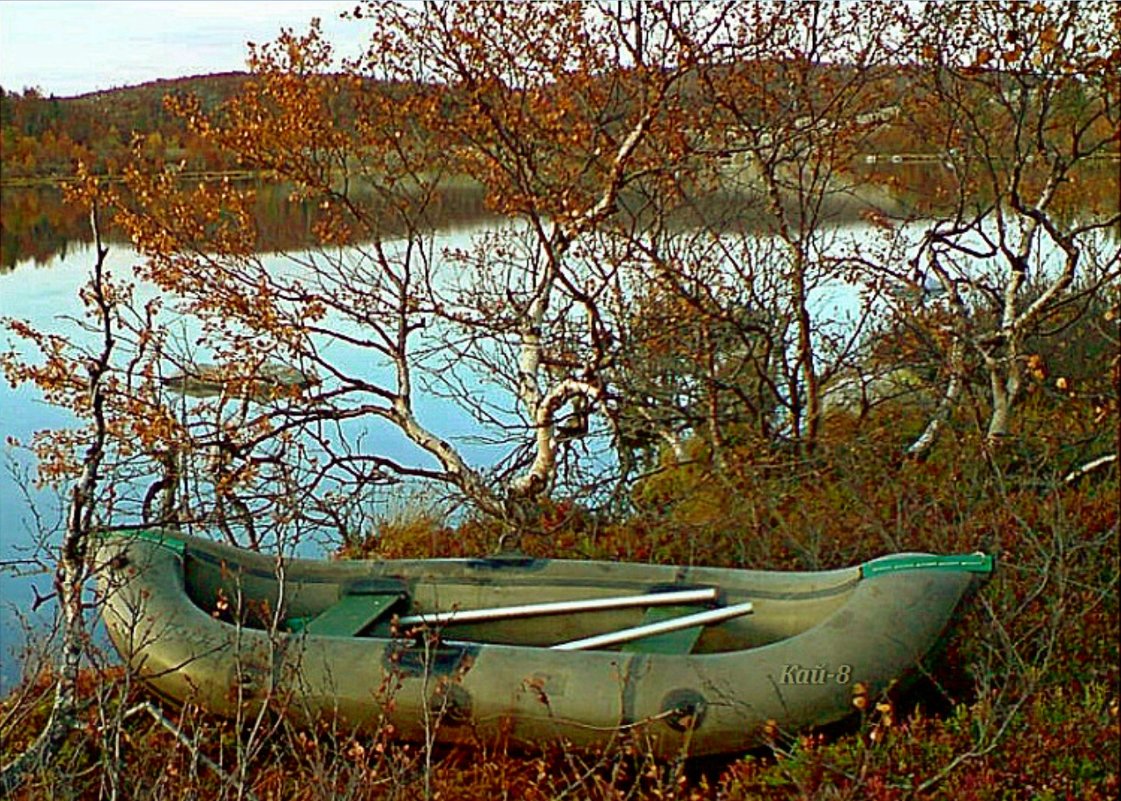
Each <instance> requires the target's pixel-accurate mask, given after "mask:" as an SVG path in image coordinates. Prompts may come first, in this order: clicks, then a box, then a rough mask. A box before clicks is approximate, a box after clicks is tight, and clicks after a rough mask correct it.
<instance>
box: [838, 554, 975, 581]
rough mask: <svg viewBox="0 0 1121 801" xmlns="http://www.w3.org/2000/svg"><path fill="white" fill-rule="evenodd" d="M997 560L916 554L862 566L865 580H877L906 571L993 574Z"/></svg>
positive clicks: (893, 557) (971, 556)
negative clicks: (879, 577)
mask: <svg viewBox="0 0 1121 801" xmlns="http://www.w3.org/2000/svg"><path fill="white" fill-rule="evenodd" d="M994 566H995V560H994V558H993V555H992V554H987V553H970V554H959V555H954V556H933V555H927V554H915V555H910V554H908V555H905V556H889V557H885V558H883V559H876V560H874V561H872V562H865V563H864V564H863V565H861V566H860V569H861V572H862V573H863V575H864V578H875V577H876V576H885V575H889V574H891V573H900V572H902V571H905V570H942V571H950V572H958V573H992V572H993V568H994Z"/></svg>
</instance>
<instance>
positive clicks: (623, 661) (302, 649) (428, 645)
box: [98, 531, 993, 756]
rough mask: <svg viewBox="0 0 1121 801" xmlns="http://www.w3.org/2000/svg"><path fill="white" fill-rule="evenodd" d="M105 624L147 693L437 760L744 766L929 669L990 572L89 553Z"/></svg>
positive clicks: (174, 537)
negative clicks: (773, 743)
mask: <svg viewBox="0 0 1121 801" xmlns="http://www.w3.org/2000/svg"><path fill="white" fill-rule="evenodd" d="M98 562H99V565H100V591H101V594H102V596H103V597H102V601H103V607H102V610H103V612H102V613H103V617H104V620H105V624H106V627H107V628H108V631H109V634H110V636H111V638H112V640H113V642H114V644H115V645H116V647H117V649H118V650H119V651H120V652H121V654H122V656H123V657H124V658H125V659H126V661H127V662H128V663H129V664H130V665H131V666H132V667H133V668H134V669H135V670H136V671H137V674H138V675H139V676H140V677H141V679H142V680H143V681H144V682H145V683H146V684H147V685H148V686H150V687H151V688H152V689H153V690H155V691H156V692H157V693H158V694H159V695H161V696H163V697H165V698H167V699H170V700H172V701H175V702H178V703H185V702H192V703H197V704H199V705H200V706H202V707H203V708H205V709H207V710H209V711H211V712H214V713H217V714H220V715H225V716H229V717H235V716H237V715H239V714H244V713H249V712H252V711H254V710H256V709H259V708H260V705H261V704H264V703H268V704H270V705H274V706H275V707H276V709H278V710H283V712H284V714H288V715H291V716H292V717H293V718H294V719H295V720H296V721H297V723H308V722H311V721H315V720H320V719H323V718H324V717H325V716H337V718H338V719H339V720H340V721H341V723H342V724H343V725H346V726H352V727H354V728H355V729H358V730H365V731H370V730H373V729H374V728H376V727H378V726H381V725H384V724H386V723H389V724H392V726H393V731H394V732H395V736H398V737H400V738H402V739H416V740H420V739H423V738H424V737H425V734H426V729H427V731H429V732H433V733H435V736H436V739H438V740H441V741H445V742H476V743H479V742H487V743H494V742H497V741H500V740H504V741H506V742H508V743H510V744H512V745H530V746H532V745H542V744H545V743H548V742H553V741H557V742H565V743H568V744H570V745H572V746H575V747H580V748H583V747H593V748H594V747H601V746H606V745H609V744H611V743H612V742H613V741H616V740H617V739H618V738H619V737H620V736H623V735H629V736H635V737H638V738H640V741H641V743H642V747H645V748H650V749H651V750H652V751H653V752H654V753H656V754H658V755H662V756H668V755H676V754H680V753H687V754H688V755H690V756H697V755H704V754H714V753H729V752H737V751H743V750H746V749H748V748H751V747H752V746H755V745H758V744H759V743H760V742H761V741H762V740H763V739H764V737H765V734H764V732H765V730H772V727H777V729H778V730H779V731H784V732H795V731H798V730H802V729H805V728H807V727H811V726H815V725H820V724H825V723H829V722H832V721H835V720H837V719H839V718H842V717H844V716H846V715H847V714H849V713H850V712H852V711H853V709H854V706H853V698H854V693H855V692H857V688H860V691H861V692H867V693H869V694H871V695H872V696H873V697H874V696H875V694H876V693H878V692H880V691H881V690H883V689H884V688H885V687H886V686H887V685H888V684H889V683H890V682H891V681H893V680H895V679H897V678H900V677H901V676H902V675H904V674H906V673H907V672H909V671H911V670H912V669H913V668H915V666H916V665H917V664H918V663H919V662H920V660H922V659H923V657H924V656H925V655H927V654H928V652H930V650H931V649H932V648H933V646H934V645H935V643H936V642H937V640H938V639H939V637H940V636H941V635H942V633H943V631H944V630H945V629H946V627H947V625H948V624H949V623H950V621H951V618H952V616H953V613H954V610H955V608H956V607H957V606H958V604H959V602H960V601H961V600H962V599H963V597H964V596H965V595H966V593H967V592H968V591H969V589H970V588H971V586H973V585H974V584H975V582H977V581H978V580H979V579H981V578H983V577H985V576H986V575H988V574H989V573H990V572H991V570H992V568H993V560H992V557H990V556H986V555H983V554H970V555H963V556H934V555H928V554H896V555H891V556H885V557H882V558H880V559H876V560H873V561H871V562H867V563H865V564H862V565H859V566H856V567H850V568H846V569H841V570H830V571H824V572H807V573H790V572H768V571H752V570H732V569H720V568H707V567H672V566H657V565H645V564H628V563H615V562H593V561H568V560H547V559H531V558H501V557H500V558H491V559H434V560H401V561H369V562H361V561H355V562H346V561H312V560H289V561H281V560H278V559H276V558H273V557H270V556H267V555H263V554H258V553H253V552H249V551H243V550H240V549H237V548H232V547H229V546H226V545H222V544H219V543H215V542H211V541H208V540H203V539H197V538H193V537H187V536H183V535H180V534H176V533H172V532H166V531H145V532H130V533H128V534H116V535H113V536H110V537H107V538H105V539H104V540H103V541H102V543H101V545H100V547H99V550H98Z"/></svg>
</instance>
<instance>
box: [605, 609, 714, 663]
mask: <svg viewBox="0 0 1121 801" xmlns="http://www.w3.org/2000/svg"><path fill="white" fill-rule="evenodd" d="M696 612H697V607H696V606H651V607H650V608H649V609H647V610H646V614H645V615H643V616H642V623H641V625H643V626H645V625H646V624H648V623H660V622H662V621H663V620H671V619H673V618H675V617H684V616H685V615H691V614H694V613H696ZM704 630H705V627H704V626H693V627H692V628H688V629H678V630H677V631H667V632H665V633H664V634H654V635H652V636H650V637H643V638H641V639H638V640H631V641H630V642H628V643H625V644H624V645H623V651H626V652H628V653H641V654H688V653H691V652H692V650H693V648H694V647H695V646H696V644H697V640H699V639H700V638H701V633H702V632H703V631H704Z"/></svg>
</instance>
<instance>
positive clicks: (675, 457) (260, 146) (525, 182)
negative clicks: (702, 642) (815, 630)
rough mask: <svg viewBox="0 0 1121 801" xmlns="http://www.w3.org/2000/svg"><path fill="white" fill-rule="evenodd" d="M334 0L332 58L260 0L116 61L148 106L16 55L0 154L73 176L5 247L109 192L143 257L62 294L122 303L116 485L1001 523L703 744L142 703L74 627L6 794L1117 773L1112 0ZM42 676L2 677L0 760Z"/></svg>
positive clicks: (604, 547) (911, 791) (723, 795)
mask: <svg viewBox="0 0 1121 801" xmlns="http://www.w3.org/2000/svg"><path fill="white" fill-rule="evenodd" d="M350 16H351V17H352V18H353V19H352V23H353V24H355V25H364V26H366V28H365V30H367V31H368V32H369V39H368V47H367V49H366V50H365V52H364V53H363V54H362V55H360V56H357V57H355V58H353V59H350V60H347V59H340V58H339V57H338V56H337V54H336V53H335V52H334V50H333V48H332V46H331V43H330V42H328V41H326V39H325V38H324V37H323V35H322V33H321V31H320V28H319V26H318V25H317V24H312V25H311V26H310V27H309V29H308V30H307V31H306V32H294V31H285V32H283V33H282V34H281V35H280V36H279V37H278V39H277V40H276V41H275V42H272V43H269V44H266V45H261V46H256V47H253V48H252V50H251V52H250V66H251V72H250V73H249V74H247V75H244V76H242V75H238V76H226V77H224V78H222V79H220V80H219V79H213V80H208V79H202V80H201V82H200V81H194V82H192V83H191V84H190V85H188V86H179V87H175V88H176V91H173V92H167V96H166V97H165V98H163V99H161V101H160V103H159V105H158V106H153V105H152V102H151V101H152V99H153V97H155V96H156V95H162V94H163V93H164V90H165V89H169V88H172V87H148V88H145V89H144V90H143V91H141V92H140V93H139V94H137V93H136V92H135V91H131V93H124V94H120V95H118V99H120V100H121V102H122V104H123V105H127V103H134V104H138V105H137V107H136V108H134V109H133V110H132V112H131V114H132V116H128V115H127V114H126V110H122V109H118V110H117V114H119V115H123V116H113V115H100V116H99V115H98V114H95V113H94V112H93V111H91V110H90V109H91V108H101V106H96V103H102V102H103V101H105V100H106V97H101V98H97V97H94V98H85V99H81V98H79V99H75V100H73V101H66V102H63V101H59V100H56V99H50V98H47V99H44V98H41V97H37V96H36V95H35V94H34V93H30V94H28V93H25V94H24V95H23V96H13V95H10V94H9V95H6V96H5V97H4V106H3V114H2V115H0V117H2V122H3V125H4V137H5V139H4V142H5V147H4V169H5V173H4V177H5V180H8V179H9V177H13V178H30V177H35V176H38V175H41V174H43V173H45V172H51V173H54V172H63V173H66V172H67V171H68V170H72V171H73V174H72V176H71V177H77V178H80V179H81V180H80V181H78V182H77V184H76V186H77V196H76V197H75V198H74V200H75V203H72V204H70V205H67V206H54V207H52V210H51V211H46V210H45V209H46V203H45V202H44V201H43V200H42V197H41V196H40V195H39V194H36V193H30V194H26V195H20V196H18V197H17V196H15V195H13V194H10V193H9V190H7V189H6V190H5V196H4V239H3V246H4V253H5V255H4V262H5V264H6V265H7V264H9V261H13V262H14V261H15V259H14V258H11V257H10V255H9V254H11V253H14V252H16V251H17V250H18V251H19V252H20V253H23V252H24V251H23V250H21V249H22V248H30V249H31V250H29V251H27V252H29V253H43V254H48V253H49V252H50V248H51V247H52V245H51V242H52V239H53V238H55V235H54V233H53V232H54V231H59V230H63V231H66V232H67V233H66V235H65V236H64V237H59V238H60V239H64V240H68V241H72V237H71V234H70V233H69V232H71V231H72V230H74V229H75V227H76V226H78V225H79V224H80V221H81V220H84V219H85V215H86V213H87V212H88V210H89V209H90V207H91V206H92V207H94V208H96V209H99V210H100V211H101V212H103V213H104V214H105V215H106V217H108V216H109V215H111V216H112V226H113V227H112V228H111V229H109V228H108V227H107V228H106V230H107V235H108V236H110V237H113V236H115V237H117V241H127V242H128V243H129V244H130V246H131V247H132V248H133V249H134V250H135V252H136V254H137V255H136V261H135V264H134V265H133V266H132V269H131V270H130V271H129V272H128V273H127V274H124V275H118V274H106V275H104V276H99V283H98V287H99V290H98V292H97V293H93V294H91V292H92V290H91V289H90V288H89V287H87V288H86V289H85V290H83V292H84V294H83V296H82V298H83V300H84V301H85V302H86V308H87V309H88V310H89V312H90V318H89V319H90V321H91V323H92V324H93V325H95V326H97V330H99V331H106V332H108V333H110V334H111V335H112V338H113V342H114V349H113V351H112V354H111V357H107V363H106V364H107V367H106V372H105V375H104V380H103V382H102V383H103V388H104V396H103V398H102V403H103V417H104V420H103V422H104V432H105V434H106V436H107V441H106V449H105V454H104V457H105V462H104V465H103V467H102V471H101V474H100V484H99V485H98V490H99V492H100V495H99V496H98V510H99V518H100V519H101V520H102V522H104V523H106V524H108V525H136V524H143V525H170V526H179V527H183V528H188V529H192V530H202V531H208V532H211V533H213V534H214V535H215V536H220V537H223V538H225V539H227V540H229V541H232V542H236V543H239V544H244V545H250V546H253V547H266V548H273V547H285V548H287V547H291V546H292V545H293V544H295V543H297V542H299V541H300V540H301V539H302V538H306V537H308V536H311V535H314V536H317V537H323V538H327V539H330V540H331V542H332V543H333V545H334V546H335V548H336V555H337V556H338V557H340V558H358V557H362V558H397V557H430V556H432V557H444V556H476V555H479V554H480V553H488V552H492V551H494V550H496V549H501V548H507V549H509V548H514V547H516V548H517V549H519V550H520V551H521V552H523V553H527V554H531V555H534V556H548V557H566V558H595V559H609V560H637V561H653V562H660V563H667V564H702V563H703V564H713V565H727V566H736V567H761V568H769V569H791V570H801V569H818V568H826V567H834V566H839V565H843V564H850V563H853V562H857V561H860V560H864V559H868V558H871V557H874V556H877V555H879V554H882V553H884V552H888V551H909V550H929V551H935V552H958V551H960V552H969V551H974V550H984V551H986V552H991V553H995V554H997V555H998V556H999V559H1000V568H999V570H998V572H997V574H996V576H995V577H994V578H993V579H992V581H991V582H990V583H989V584H987V585H986V586H985V588H984V589H983V590H982V591H981V592H980V593H979V594H978V596H977V597H976V598H974V599H973V600H972V602H971V604H970V605H968V607H967V608H966V609H965V610H964V611H963V613H962V616H961V619H960V620H959V621H958V625H957V626H956V628H955V629H954V631H953V633H952V634H951V635H950V637H949V639H948V641H947V642H946V644H945V648H944V651H943V652H942V653H941V654H940V655H939V656H938V657H937V658H935V659H934V660H932V662H931V663H930V664H929V665H926V666H924V669H923V671H920V674H919V675H918V676H915V677H911V678H912V679H913V681H911V682H909V683H905V684H901V685H900V686H899V687H896V688H893V690H892V691H891V692H889V693H887V694H886V695H884V696H883V697H878V698H869V697H860V698H859V703H858V704H856V705H855V706H854V715H853V718H852V719H851V720H849V721H847V722H846V723H844V724H842V725H840V726H837V727H833V728H830V729H829V730H827V731H818V732H782V731H777V730H776V731H775V732H774V737H773V741H772V742H771V743H770V744H769V746H768V747H767V748H764V749H761V750H760V751H758V752H756V753H753V754H749V755H742V756H741V755H736V756H733V757H729V758H728V759H726V760H723V761H720V762H718V763H712V764H704V765H697V764H693V763H690V762H687V761H685V759H684V756H685V755H683V759H682V760H680V761H678V762H674V763H672V764H658V763H656V762H654V761H653V760H652V758H650V757H649V755H648V754H646V753H645V752H644V751H643V749H642V744H641V741H640V740H634V741H623V742H621V743H620V746H619V748H618V749H616V750H613V751H611V752H610V753H603V754H598V753H597V754H587V753H577V752H574V751H572V750H570V749H565V748H564V747H563V745H562V746H558V747H556V748H550V749H546V750H545V752H544V753H540V754H514V753H508V752H507V751H505V750H504V749H502V748H497V749H491V750H486V749H484V750H481V751H478V752H476V751H471V752H465V751H438V750H437V751H434V750H432V749H430V748H425V747H423V746H419V745H417V744H402V743H398V742H396V741H395V739H394V738H393V732H392V731H389V730H385V731H382V732H380V733H378V734H377V735H375V736H369V737H362V738H358V737H355V736H353V734H352V733H350V732H346V731H340V730H338V728H337V727H336V726H335V725H334V724H333V722H332V721H324V722H323V725H322V727H321V728H320V729H317V730H313V731H308V730H302V729H298V728H295V727H293V726H291V725H290V724H289V723H288V722H287V721H286V720H285V718H284V716H283V710H276V711H277V713H278V714H277V715H276V717H275V718H272V717H270V718H269V719H268V721H267V731H268V732H269V734H268V736H267V737H266V736H262V734H261V732H262V729H261V727H260V725H265V724H264V723H261V724H260V725H259V726H252V727H235V726H231V725H230V724H228V723H223V722H220V721H216V720H214V719H212V718H211V717H209V716H208V715H207V714H206V713H205V711H203V710H198V709H193V708H190V707H188V708H185V709H178V710H175V709H169V708H166V707H164V706H162V705H158V704H156V705H151V704H150V703H149V702H152V699H148V698H147V697H146V696H144V695H143V693H142V691H141V690H140V689H139V688H138V687H135V686H133V684H132V677H130V676H128V675H127V674H120V673H118V672H115V669H112V668H106V667H104V666H103V661H102V658H103V656H102V655H100V654H97V653H96V650H95V649H91V652H90V655H91V658H92V660H93V661H92V662H91V663H90V664H92V665H94V666H95V667H93V668H91V670H90V671H89V672H87V673H85V674H83V678H82V683H81V684H80V687H79V690H80V692H81V694H82V697H83V698H84V699H86V700H87V701H90V703H89V704H87V705H85V706H82V707H81V709H80V715H79V716H78V719H77V724H76V726H75V730H74V733H73V736H71V737H70V738H69V739H68V740H67V743H66V747H65V750H63V751H61V752H60V753H59V754H58V755H57V758H56V759H55V760H53V761H52V762H51V763H50V764H44V765H42V766H41V770H39V772H37V773H35V774H34V775H32V776H31V777H30V779H29V781H30V784H28V785H27V788H28V789H27V790H26V792H27V793H28V794H29V797H34V796H35V794H36V793H40V794H42V793H45V792H48V791H49V789H48V788H51V787H53V786H55V783H56V782H58V781H66V782H67V783H68V786H69V787H70V788H71V790H72V792H73V795H74V796H75V797H82V798H97V797H104V796H113V795H114V794H115V795H116V796H118V797H132V796H135V797H151V798H173V797H185V796H188V795H190V796H192V797H203V796H205V797H235V796H236V797H239V798H242V797H247V796H248V795H249V794H250V793H252V794H253V795H255V796H256V797H258V798H309V799H310V798H336V797H337V798H398V797H403V798H410V797H425V798H436V797H440V798H479V797H520V798H542V799H552V798H562V797H581V798H603V799H608V798H610V799H617V798H634V797H656V798H683V799H684V798H689V799H692V798H720V799H752V798H791V799H794V798H828V797H851V798H885V799H886V798H949V797H954V798H961V799H974V798H976V799H988V798H1025V799H1027V798H1087V799H1091V798H1109V797H1114V796H1115V795H1116V793H1117V791H1118V789H1119V778H1118V771H1117V768H1116V761H1115V760H1114V759H1113V757H1114V756H1116V753H1117V749H1118V744H1119V741H1121V738H1119V736H1118V735H1119V729H1118V726H1119V722H1118V699H1119V697H1121V686H1119V682H1121V675H1119V673H1118V666H1117V651H1116V641H1117V634H1118V619H1119V618H1118V615H1119V612H1118V594H1117V580H1118V575H1119V561H1118V560H1119V555H1118V551H1117V546H1118V529H1117V525H1118V523H1117V520H1118V516H1117V493H1118V468H1117V452H1118V448H1119V445H1121V443H1119V442H1118V438H1119V434H1118V431H1119V427H1118V408H1119V407H1118V403H1119V401H1118V397H1119V385H1121V361H1119V359H1118V356H1117V352H1118V347H1119V341H1121V335H1119V329H1118V326H1119V320H1121V306H1119V302H1121V298H1119V295H1118V278H1119V275H1121V255H1119V249H1118V226H1119V224H1121V216H1119V209H1118V204H1117V198H1118V192H1117V190H1118V176H1117V164H1118V158H1119V148H1118V142H1119V138H1118V129H1119V123H1121V116H1119V109H1121V86H1119V83H1118V77H1117V76H1118V74H1119V73H1121V70H1119V66H1121V22H1119V18H1118V16H1117V14H1116V10H1115V9H1113V8H1112V7H1111V6H1109V5H1108V4H1096V3H1080V4H1046V3H1035V4H1031V5H1029V4H1026V3H1020V4H995V3H976V4H968V5H961V6H959V5H953V4H934V3H931V4H920V5H910V4H885V5H874V4H869V3H846V4H835V5H826V4H819V3H801V4H764V3H742V4H699V5H692V4H663V3H621V4H604V5H602V6H601V5H595V6H593V5H587V4H575V3H527V4H490V3H449V4H430V5H424V6H418V5H414V4H381V3H371V4H366V5H362V6H359V7H358V8H357V9H355V10H354V11H353V12H351V13H350ZM181 89H182V90H193V91H179V90H181ZM138 91H139V90H138ZM107 97H109V96H107ZM137 98H140V100H137ZM78 101H82V102H81V103H78ZM126 101H127V102H126ZM90 104H95V105H94V106H91V105H90ZM144 117H147V119H143V118H144ZM125 120H128V122H125ZM125 128H130V130H129V133H128V134H127V135H125V134H122V133H121V131H122V130H124V129H125ZM19 191H26V190H19ZM481 222H485V227H484V226H481V225H480V226H478V227H477V228H475V229H471V230H466V231H465V230H460V229H459V228H458V226H467V227H470V226H473V225H477V224H479V223H481ZM107 226H108V222H107ZM79 238H80V237H79ZM35 248H38V249H39V250H34V249H35ZM837 297H841V298H842V300H843V301H844V303H837V304H835V305H834V300H835V299H836V298H837ZM94 301H97V302H94ZM846 303H847V305H845V304H846ZM6 325H7V330H8V331H9V334H10V336H11V340H12V343H13V344H11V345H10V346H9V347H8V349H7V350H6V352H4V353H3V354H0V362H2V365H3V368H4V370H5V375H6V377H7V378H8V380H9V381H10V382H12V383H25V382H29V383H33V384H35V385H36V386H37V387H38V388H39V389H40V391H41V392H42V393H43V394H44V396H45V398H46V399H47V400H48V401H49V402H51V403H54V404H56V405H59V406H62V407H64V408H68V409H71V410H73V411H74V412H76V413H77V414H78V415H79V416H82V417H88V416H89V414H90V412H91V407H90V401H89V392H88V387H87V386H86V384H85V383H83V380H84V379H83V376H84V375H85V373H84V372H83V370H84V369H85V367H84V366H85V365H87V364H88V363H89V359H90V355H91V354H90V352H89V349H88V347H87V348H86V349H83V345H82V343H81V342H80V341H70V340H68V339H67V338H65V337H62V336H60V335H58V334H57V333H54V332H49V331H38V330H35V329H34V328H33V327H32V326H30V325H28V324H26V323H23V322H21V321H19V320H9V321H6ZM17 345H18V347H17ZM277 375H286V376H295V377H296V378H297V379H298V380H294V381H289V382H283V381H275V380H274V381H269V380H267V379H268V377H269V376H273V377H275V376H277ZM199 376H203V377H204V378H205V381H196V384H197V385H205V386H203V389H204V390H205V391H200V392H198V393H196V395H197V396H190V397H187V398H185V397H183V393H182V392H177V391H176V387H179V388H180V389H182V388H183V387H185V386H187V385H188V384H189V383H190V381H191V380H194V379H198V378H199ZM177 382H178V383H177ZM197 388H198V387H197V386H196V389H197ZM91 430H92V429H89V428H83V429H78V430H71V431H49V432H42V433H40V434H39V435H37V436H36V438H35V439H34V441H32V442H30V443H24V444H25V445H28V446H29V447H31V448H32V449H34V451H35V452H36V454H37V456H38V457H39V459H40V461H39V465H40V468H39V478H40V479H41V480H43V481H44V482H54V483H56V484H59V485H64V484H65V483H66V482H67V481H68V480H70V479H72V477H73V476H75V475H77V474H78V473H79V471H80V470H81V469H82V467H83V450H82V448H83V446H85V445H87V444H88V442H89V441H90V438H91ZM465 431H470V432H471V436H454V435H458V434H462V433H463V432H465ZM387 497H388V498H390V499H394V498H404V499H406V500H405V501H403V502H402V503H399V504H397V506H396V507H393V508H389V506H388V505H386V504H384V503H382V502H383V501H384V500H385V499H386V498H387ZM54 678H56V677H55V676H53V675H52V674H51V673H50V672H46V673H43V674H42V675H32V676H29V677H28V680H27V682H26V683H25V684H24V685H23V686H22V687H21V688H20V689H19V691H18V692H16V693H14V694H13V695H12V696H11V697H10V698H8V699H5V700H4V701H3V702H2V708H0V720H2V721H3V723H2V725H3V727H4V728H3V731H4V734H5V736H4V742H5V745H4V750H3V754H4V756H5V757H9V756H13V755H14V754H15V753H17V752H19V751H20V750H21V749H22V748H23V747H24V746H25V745H26V744H27V743H29V742H30V741H31V740H32V738H33V737H34V733H35V732H36V731H37V730H38V729H39V727H41V726H42V725H43V722H44V720H46V717H47V714H48V709H47V707H48V704H47V700H46V699H47V689H48V687H49V686H50V685H51V683H52V680H53V679H54ZM153 703H154V702H153ZM157 767H158V770H157ZM153 775H158V778H156V779H153V780H147V781H145V777H151V776H153Z"/></svg>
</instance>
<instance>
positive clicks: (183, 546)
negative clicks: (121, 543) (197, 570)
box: [100, 528, 187, 556]
mask: <svg viewBox="0 0 1121 801" xmlns="http://www.w3.org/2000/svg"><path fill="white" fill-rule="evenodd" d="M100 536H102V537H103V538H104V539H107V540H108V539H117V540H143V541H144V542H151V543H154V544H156V545H159V546H161V547H164V548H167V549H168V550H169V551H171V552H172V553H176V554H179V556H183V555H184V554H186V553H187V543H186V542H184V541H183V540H181V539H179V538H178V537H177V536H175V535H174V534H170V533H168V532H166V531H161V530H159V529H144V528H128V529H117V530H115V531H103V532H101V535H100Z"/></svg>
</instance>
